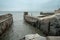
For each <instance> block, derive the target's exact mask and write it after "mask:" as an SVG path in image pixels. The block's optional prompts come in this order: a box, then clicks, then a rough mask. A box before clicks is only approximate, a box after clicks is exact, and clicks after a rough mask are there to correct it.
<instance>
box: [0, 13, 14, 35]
mask: <svg viewBox="0 0 60 40" xmlns="http://www.w3.org/2000/svg"><path fill="white" fill-rule="evenodd" d="M12 23H13V17H12V14H6V15H1V16H0V35H2V34H3V33H4V32H5V30H6V29H7V28H9V27H10V26H11V25H12Z"/></svg>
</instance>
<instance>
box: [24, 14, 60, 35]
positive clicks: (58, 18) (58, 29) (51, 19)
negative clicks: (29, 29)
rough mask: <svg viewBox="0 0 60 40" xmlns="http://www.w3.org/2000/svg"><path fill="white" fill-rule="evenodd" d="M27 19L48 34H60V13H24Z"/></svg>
mask: <svg viewBox="0 0 60 40" xmlns="http://www.w3.org/2000/svg"><path fill="white" fill-rule="evenodd" d="M24 18H25V21H27V22H29V23H30V22H31V23H30V24H33V26H34V25H35V26H36V27H37V28H39V29H40V30H42V31H43V33H45V34H46V35H52V36H53V35H57V36H58V35H60V14H54V15H49V16H45V17H44V16H43V17H32V16H29V15H28V14H27V15H24Z"/></svg>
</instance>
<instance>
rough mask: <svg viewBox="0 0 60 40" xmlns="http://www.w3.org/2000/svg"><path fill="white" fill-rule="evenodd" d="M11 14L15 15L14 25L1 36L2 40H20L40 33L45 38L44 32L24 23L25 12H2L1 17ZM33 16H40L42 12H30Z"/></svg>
mask: <svg viewBox="0 0 60 40" xmlns="http://www.w3.org/2000/svg"><path fill="white" fill-rule="evenodd" d="M8 13H11V14H12V15H13V24H12V25H11V27H9V28H8V29H7V30H6V32H5V33H4V34H3V35H2V36H0V40H20V39H22V38H23V37H25V35H29V34H36V33H38V34H39V35H41V36H44V34H43V33H42V31H40V30H39V29H37V28H35V27H33V26H31V25H29V24H28V23H26V22H25V21H24V12H20V11H0V15H5V14H8ZM28 14H29V15H31V16H38V15H40V12H28Z"/></svg>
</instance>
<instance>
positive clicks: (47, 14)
mask: <svg viewBox="0 0 60 40" xmlns="http://www.w3.org/2000/svg"><path fill="white" fill-rule="evenodd" d="M54 14H55V13H53V12H40V15H45V16H49V15H54Z"/></svg>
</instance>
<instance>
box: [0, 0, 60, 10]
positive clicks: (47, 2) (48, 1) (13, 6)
mask: <svg viewBox="0 0 60 40" xmlns="http://www.w3.org/2000/svg"><path fill="white" fill-rule="evenodd" d="M58 8H60V0H0V11H53V10H55V9H58Z"/></svg>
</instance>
